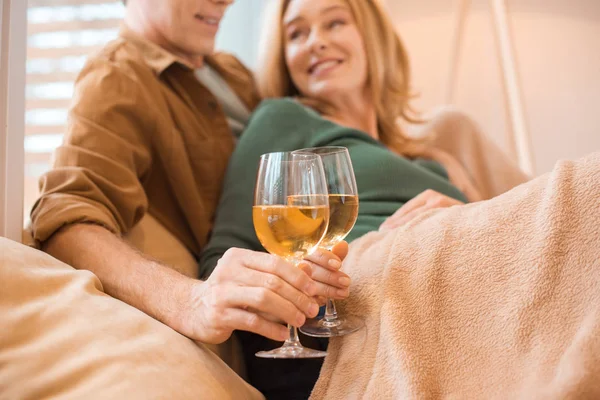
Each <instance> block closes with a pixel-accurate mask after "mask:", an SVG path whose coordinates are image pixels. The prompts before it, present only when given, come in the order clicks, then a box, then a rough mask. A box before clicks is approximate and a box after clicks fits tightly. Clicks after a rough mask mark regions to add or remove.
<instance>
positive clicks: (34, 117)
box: [24, 0, 125, 217]
mask: <svg viewBox="0 0 600 400" xmlns="http://www.w3.org/2000/svg"><path fill="white" fill-rule="evenodd" d="M124 14H125V9H124V7H123V4H122V3H121V1H120V0H29V2H28V10H27V25H28V26H27V28H28V33H27V34H28V41H27V67H26V70H27V78H26V79H27V84H26V88H25V96H26V111H25V124H26V126H25V143H24V146H25V196H24V201H25V204H24V207H25V214H26V217H28V215H29V212H30V210H31V207H32V205H33V202H34V201H35V200H36V198H37V196H38V179H39V177H40V175H41V174H43V173H44V172H46V171H47V170H48V169H49V168H50V159H51V155H52V152H53V151H54V149H55V148H56V147H57V146H59V145H60V144H61V142H62V135H63V133H64V131H65V124H66V121H67V110H68V108H69V105H70V102H71V98H72V97H73V84H74V81H75V78H76V77H77V74H78V73H79V71H80V70H81V68H82V67H83V65H84V64H85V61H86V58H87V56H88V55H90V54H92V53H94V52H96V51H98V50H99V49H101V48H102V47H103V46H104V45H105V44H106V43H107V42H109V41H110V40H113V39H114V38H116V37H117V35H118V30H119V26H120V24H121V21H122V20H123V16H124Z"/></svg>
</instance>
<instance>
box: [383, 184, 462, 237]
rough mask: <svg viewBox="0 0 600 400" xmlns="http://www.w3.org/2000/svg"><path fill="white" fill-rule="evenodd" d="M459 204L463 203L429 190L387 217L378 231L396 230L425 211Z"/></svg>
mask: <svg viewBox="0 0 600 400" xmlns="http://www.w3.org/2000/svg"><path fill="white" fill-rule="evenodd" d="M461 204H464V203H463V202H461V201H458V200H456V199H453V198H451V197H448V196H445V195H443V194H441V193H438V192H436V191H435V190H431V189H429V190H426V191H424V192H423V193H421V194H420V195H418V196H417V197H415V198H414V199H412V200H410V201H408V202H407V203H406V204H404V205H403V206H402V207H400V208H399V209H398V211H396V212H395V213H394V215H392V216H391V217H389V218H388V219H387V220H385V222H384V223H383V224H381V226H380V227H379V230H380V231H387V230H390V229H394V228H397V227H399V226H402V225H404V224H406V223H407V222H409V221H410V220H412V219H413V218H415V217H416V216H418V215H420V214H422V213H424V212H425V211H428V210H432V209H434V208H445V207H452V206H456V205H461Z"/></svg>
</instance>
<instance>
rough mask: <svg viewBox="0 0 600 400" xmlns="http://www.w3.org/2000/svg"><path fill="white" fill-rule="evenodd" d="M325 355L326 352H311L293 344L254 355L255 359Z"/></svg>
mask: <svg viewBox="0 0 600 400" xmlns="http://www.w3.org/2000/svg"><path fill="white" fill-rule="evenodd" d="M326 355H327V352H326V351H319V350H313V349H309V348H307V347H303V346H301V345H294V344H284V345H283V346H281V347H280V348H278V349H275V350H270V351H259V352H258V353H256V357H260V358H322V357H325V356H326Z"/></svg>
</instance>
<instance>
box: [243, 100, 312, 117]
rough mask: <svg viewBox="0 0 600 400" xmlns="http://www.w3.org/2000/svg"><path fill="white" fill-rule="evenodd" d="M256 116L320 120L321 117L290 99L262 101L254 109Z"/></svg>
mask: <svg viewBox="0 0 600 400" xmlns="http://www.w3.org/2000/svg"><path fill="white" fill-rule="evenodd" d="M254 113H255V114H256V115H260V116H264V115H269V116H273V115H275V116H278V117H281V116H284V117H286V118H289V117H290V116H297V117H304V118H315V119H322V117H321V115H320V114H319V113H317V112H316V111H315V110H313V109H312V108H310V107H307V106H305V105H304V104H302V103H300V102H299V101H298V100H296V99H294V98H292V97H281V98H270V99H264V100H263V101H262V102H261V103H260V105H259V106H258V107H257V108H256V110H255V112H254Z"/></svg>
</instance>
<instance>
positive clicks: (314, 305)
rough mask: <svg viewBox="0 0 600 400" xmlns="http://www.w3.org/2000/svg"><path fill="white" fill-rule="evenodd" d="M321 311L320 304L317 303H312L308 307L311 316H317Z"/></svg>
mask: <svg viewBox="0 0 600 400" xmlns="http://www.w3.org/2000/svg"><path fill="white" fill-rule="evenodd" d="M318 313H319V305H318V304H317V303H311V305H310V306H309V307H308V315H309V316H311V317H314V316H316V315H317V314H318Z"/></svg>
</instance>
